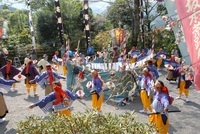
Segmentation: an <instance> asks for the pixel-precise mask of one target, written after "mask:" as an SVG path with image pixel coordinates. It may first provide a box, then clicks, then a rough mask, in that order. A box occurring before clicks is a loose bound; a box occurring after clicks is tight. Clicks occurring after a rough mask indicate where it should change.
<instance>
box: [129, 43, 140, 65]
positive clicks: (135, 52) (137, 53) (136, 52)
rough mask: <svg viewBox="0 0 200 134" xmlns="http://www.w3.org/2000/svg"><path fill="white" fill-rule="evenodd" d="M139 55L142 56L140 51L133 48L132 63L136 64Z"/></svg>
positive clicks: (131, 53) (131, 52) (130, 53)
mask: <svg viewBox="0 0 200 134" xmlns="http://www.w3.org/2000/svg"><path fill="white" fill-rule="evenodd" d="M139 54H140V51H139V50H138V49H137V48H136V46H133V47H132V49H131V51H130V52H129V55H130V57H131V60H130V63H134V62H136V58H137V56H138V55H139Z"/></svg>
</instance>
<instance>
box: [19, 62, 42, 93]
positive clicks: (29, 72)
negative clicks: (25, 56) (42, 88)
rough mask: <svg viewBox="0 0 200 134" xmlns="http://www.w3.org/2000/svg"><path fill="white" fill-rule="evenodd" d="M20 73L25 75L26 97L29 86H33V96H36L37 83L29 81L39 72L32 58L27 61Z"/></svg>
mask: <svg viewBox="0 0 200 134" xmlns="http://www.w3.org/2000/svg"><path fill="white" fill-rule="evenodd" d="M21 74H22V75H24V76H26V79H25V84H26V90H27V93H28V97H30V88H31V87H33V93H34V96H37V93H36V90H37V84H36V83H35V82H34V83H30V82H29V81H30V80H33V79H34V78H35V76H37V75H39V72H38V71H37V69H36V68H35V67H34V65H33V61H32V60H30V61H29V62H28V63H27V65H26V67H25V68H24V69H23V70H22V72H21Z"/></svg>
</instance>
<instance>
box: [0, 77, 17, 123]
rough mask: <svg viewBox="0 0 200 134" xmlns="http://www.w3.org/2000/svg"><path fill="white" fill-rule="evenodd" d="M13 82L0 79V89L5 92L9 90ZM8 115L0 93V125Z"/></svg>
mask: <svg viewBox="0 0 200 134" xmlns="http://www.w3.org/2000/svg"><path fill="white" fill-rule="evenodd" d="M15 82H16V81H15V80H5V79H3V78H0V87H1V88H4V89H6V90H10V88H11V86H12V85H13V84H14V83H15ZM7 113H8V108H7V106H6V103H5V101H4V98H3V93H2V92H0V123H2V122H4V121H5V118H4V117H5V116H6V114H7Z"/></svg>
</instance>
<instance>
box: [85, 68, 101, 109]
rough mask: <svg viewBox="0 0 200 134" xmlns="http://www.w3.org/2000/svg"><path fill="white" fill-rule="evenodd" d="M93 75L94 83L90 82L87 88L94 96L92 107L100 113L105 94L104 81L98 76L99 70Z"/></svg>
mask: <svg viewBox="0 0 200 134" xmlns="http://www.w3.org/2000/svg"><path fill="white" fill-rule="evenodd" d="M91 75H92V82H91V81H89V82H88V83H87V85H86V86H87V88H88V89H91V91H90V93H91V96H92V107H93V108H94V109H96V110H97V111H98V112H101V106H102V103H103V99H104V93H103V91H102V86H103V81H102V79H101V78H100V77H99V76H98V72H97V70H92V71H91Z"/></svg>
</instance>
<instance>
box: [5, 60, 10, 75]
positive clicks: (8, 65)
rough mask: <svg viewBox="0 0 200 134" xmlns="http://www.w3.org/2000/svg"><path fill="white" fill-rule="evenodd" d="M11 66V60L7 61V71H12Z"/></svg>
mask: <svg viewBox="0 0 200 134" xmlns="http://www.w3.org/2000/svg"><path fill="white" fill-rule="evenodd" d="M10 66H11V62H7V66H6V73H9V72H10Z"/></svg>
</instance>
